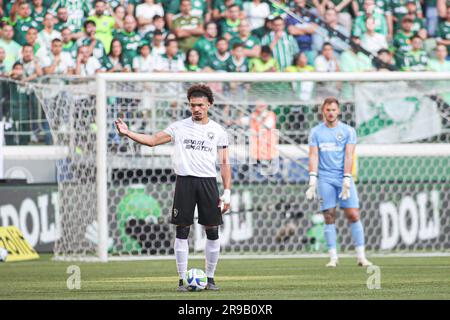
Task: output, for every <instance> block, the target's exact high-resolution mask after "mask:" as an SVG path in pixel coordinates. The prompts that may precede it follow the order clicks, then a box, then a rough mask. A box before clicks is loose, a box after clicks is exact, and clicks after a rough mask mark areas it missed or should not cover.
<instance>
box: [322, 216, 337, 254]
mask: <svg viewBox="0 0 450 320" xmlns="http://www.w3.org/2000/svg"><path fill="white" fill-rule="evenodd" d="M323 231H324V235H325V240H326V242H327V248H328V252H329V254H330V259H332V260H337V258H338V257H337V252H336V225H335V224H334V223H333V224H326V225H325V226H324V228H323Z"/></svg>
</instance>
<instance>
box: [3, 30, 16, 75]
mask: <svg viewBox="0 0 450 320" xmlns="http://www.w3.org/2000/svg"><path fill="white" fill-rule="evenodd" d="M13 38H14V29H13V27H12V26H10V25H9V24H4V25H3V28H2V38H0V48H3V49H4V50H5V53H6V57H5V60H4V65H5V71H6V72H9V71H11V69H12V66H13V64H14V62H15V61H16V60H17V57H18V56H19V55H20V51H21V47H20V45H19V44H18V43H17V42H15V41H14V40H13Z"/></svg>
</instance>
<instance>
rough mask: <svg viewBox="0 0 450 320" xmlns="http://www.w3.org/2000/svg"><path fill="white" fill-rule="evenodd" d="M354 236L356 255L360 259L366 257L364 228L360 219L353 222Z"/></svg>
mask: <svg viewBox="0 0 450 320" xmlns="http://www.w3.org/2000/svg"><path fill="white" fill-rule="evenodd" d="M351 229H352V238H353V242H354V244H355V250H356V256H357V257H358V259H365V258H366V255H365V252H364V229H363V226H362V223H361V221H360V220H358V221H356V222H353V223H352V224H351Z"/></svg>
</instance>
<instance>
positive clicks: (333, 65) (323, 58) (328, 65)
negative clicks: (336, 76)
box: [314, 42, 340, 72]
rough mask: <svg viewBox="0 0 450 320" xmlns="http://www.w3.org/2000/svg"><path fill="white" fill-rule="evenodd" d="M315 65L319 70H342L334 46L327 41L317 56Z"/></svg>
mask: <svg viewBox="0 0 450 320" xmlns="http://www.w3.org/2000/svg"><path fill="white" fill-rule="evenodd" d="M314 66H315V68H316V71H318V72H337V71H340V69H339V63H338V61H337V59H336V57H335V56H334V49H333V46H332V45H331V44H330V43H328V42H325V43H324V44H323V47H322V54H321V55H320V56H317V58H316V59H315V61H314Z"/></svg>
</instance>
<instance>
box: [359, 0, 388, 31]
mask: <svg viewBox="0 0 450 320" xmlns="http://www.w3.org/2000/svg"><path fill="white" fill-rule="evenodd" d="M368 17H372V18H373V19H374V21H375V32H377V33H381V34H382V35H384V36H386V37H388V38H389V37H391V33H390V32H391V30H389V28H388V24H387V19H386V17H385V15H384V13H383V12H381V11H380V10H378V9H377V7H376V6H375V2H374V0H365V1H364V12H363V13H362V14H361V15H360V16H358V17H356V18H355V21H354V22H353V29H352V34H354V35H357V36H359V37H361V36H362V35H363V34H364V33H365V32H366V31H367V30H366V20H367V18H368Z"/></svg>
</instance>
